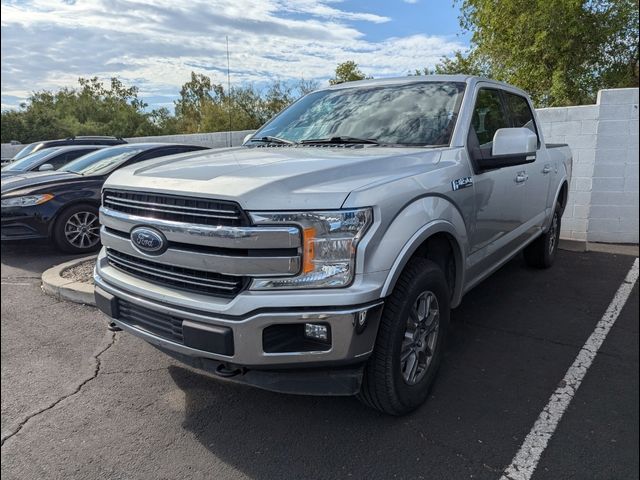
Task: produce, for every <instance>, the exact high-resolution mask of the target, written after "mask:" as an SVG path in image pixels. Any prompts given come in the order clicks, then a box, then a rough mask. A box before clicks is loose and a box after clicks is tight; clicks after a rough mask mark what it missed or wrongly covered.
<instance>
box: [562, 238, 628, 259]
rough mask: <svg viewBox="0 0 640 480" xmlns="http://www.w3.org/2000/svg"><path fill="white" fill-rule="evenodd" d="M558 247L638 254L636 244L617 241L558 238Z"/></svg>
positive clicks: (618, 253) (615, 253) (577, 250)
mask: <svg viewBox="0 0 640 480" xmlns="http://www.w3.org/2000/svg"><path fill="white" fill-rule="evenodd" d="M558 248H561V249H562V250H569V251H570V252H600V253H612V254H614V255H629V256H632V257H637V256H638V255H639V254H640V249H639V248H638V245H632V244H619V243H594V242H584V241H580V240H568V239H563V238H561V239H560V244H559V245H558Z"/></svg>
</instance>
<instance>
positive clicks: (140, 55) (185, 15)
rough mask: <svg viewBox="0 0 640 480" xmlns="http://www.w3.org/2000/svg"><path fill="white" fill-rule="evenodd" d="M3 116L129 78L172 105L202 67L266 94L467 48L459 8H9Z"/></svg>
mask: <svg viewBox="0 0 640 480" xmlns="http://www.w3.org/2000/svg"><path fill="white" fill-rule="evenodd" d="M1 13H2V15H1V19H2V20H1V22H2V81H1V83H2V89H1V90H2V99H1V102H2V109H3V110H5V109H7V108H15V107H16V106H17V105H19V104H20V102H22V101H24V99H26V98H27V97H28V96H29V94H30V93H31V92H33V91H38V90H43V89H49V90H56V89H58V88H60V87H65V86H67V87H70V86H77V79H78V77H93V76H98V77H100V78H101V79H108V78H110V77H114V76H115V77H118V78H120V79H121V80H122V81H123V82H124V83H125V84H127V85H136V86H138V88H139V89H140V96H141V97H142V98H143V99H144V100H145V101H146V102H147V103H148V104H149V106H150V108H157V107H160V106H166V107H169V108H170V109H172V107H173V101H174V100H175V99H176V98H177V95H178V92H179V90H180V86H181V85H182V84H184V83H185V82H186V81H188V80H189V77H190V74H191V71H195V72H198V73H203V74H206V75H208V76H210V77H212V79H213V80H214V82H216V83H223V84H226V67H227V56H226V55H227V54H226V37H228V38H229V50H230V71H231V80H232V84H242V83H253V84H254V85H256V86H257V87H258V88H260V86H261V85H265V84H266V83H267V82H269V81H270V80H273V79H279V80H282V81H285V82H288V81H294V80H296V79H300V78H304V79H306V80H310V79H314V80H317V81H318V82H319V84H320V85H324V84H326V83H327V81H328V79H329V78H330V77H331V76H332V74H333V72H334V70H335V67H336V65H337V64H338V63H340V62H343V61H346V60H354V61H355V62H357V63H358V65H359V66H360V68H361V70H363V71H364V72H365V73H366V74H367V75H372V76H374V77H376V78H378V77H390V76H400V75H406V74H407V73H408V72H409V71H414V70H415V69H416V68H424V67H426V66H433V65H434V64H435V63H437V61H438V60H439V59H440V58H441V57H443V56H450V55H452V53H453V52H454V51H455V50H458V49H462V50H464V49H466V48H467V47H468V44H469V35H468V34H465V33H463V32H461V29H460V26H459V23H458V9H457V7H456V6H455V5H454V3H453V0H369V1H365V0H359V1H356V0H289V1H285V0H186V1H180V0H24V1H20V0H13V1H12V0H8V1H4V0H3V1H2V12H1Z"/></svg>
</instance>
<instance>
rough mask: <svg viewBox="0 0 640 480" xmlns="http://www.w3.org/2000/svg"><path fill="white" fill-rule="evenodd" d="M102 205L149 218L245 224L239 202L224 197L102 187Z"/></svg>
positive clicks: (187, 221)
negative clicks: (166, 193) (194, 196)
mask: <svg viewBox="0 0 640 480" xmlns="http://www.w3.org/2000/svg"><path fill="white" fill-rule="evenodd" d="M102 204H103V205H104V206H105V207H107V208H110V209H112V210H116V211H119V212H123V213H128V214H130V215H139V216H143V217H146V218H150V219H153V218H158V219H162V220H171V221H176V222H183V223H193V224H201V225H215V226H219V225H224V226H242V225H247V224H248V221H247V218H246V216H245V215H244V213H243V211H242V210H241V209H240V206H239V205H237V204H236V203H234V202H226V201H223V200H209V199H203V198H193V197H182V196H178V195H164V194H150V193H144V192H130V191H124V190H105V191H104V192H103V196H102Z"/></svg>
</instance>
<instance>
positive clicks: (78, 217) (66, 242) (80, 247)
mask: <svg viewBox="0 0 640 480" xmlns="http://www.w3.org/2000/svg"><path fill="white" fill-rule="evenodd" d="M51 236H52V239H53V242H54V243H55V245H56V247H57V248H58V249H59V250H61V251H63V252H66V253H88V252H93V251H96V250H98V249H99V248H100V223H99V222H98V208H97V207H95V206H93V205H90V204H86V203H83V204H79V205H74V206H72V207H69V208H67V209H65V210H64V211H63V212H62V213H60V214H59V215H58V218H57V219H56V222H55V224H54V225H53V231H52V233H51Z"/></svg>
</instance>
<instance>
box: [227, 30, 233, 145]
mask: <svg viewBox="0 0 640 480" xmlns="http://www.w3.org/2000/svg"><path fill="white" fill-rule="evenodd" d="M226 38H227V110H228V113H229V134H228V142H229V146H230V147H231V146H232V145H231V68H230V65H231V63H230V61H229V35H227V36H226Z"/></svg>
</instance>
